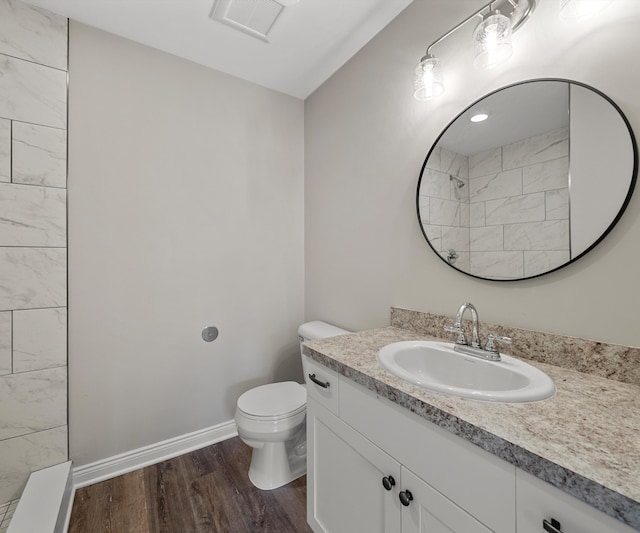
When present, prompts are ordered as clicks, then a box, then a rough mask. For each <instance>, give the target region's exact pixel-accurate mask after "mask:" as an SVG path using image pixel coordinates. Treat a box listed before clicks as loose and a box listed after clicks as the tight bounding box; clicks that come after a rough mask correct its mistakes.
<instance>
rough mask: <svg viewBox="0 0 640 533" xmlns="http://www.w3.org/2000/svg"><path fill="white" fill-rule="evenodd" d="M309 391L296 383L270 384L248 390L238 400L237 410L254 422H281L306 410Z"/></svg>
mask: <svg viewBox="0 0 640 533" xmlns="http://www.w3.org/2000/svg"><path fill="white" fill-rule="evenodd" d="M306 406H307V390H306V388H305V387H303V386H302V385H300V384H299V383H296V382H295V381H284V382H281V383H269V384H267V385H262V386H260V387H256V388H254V389H251V390H248V391H247V392H245V393H244V394H242V395H241V396H240V398H238V403H237V408H238V410H239V411H240V412H241V413H242V414H243V415H244V416H245V417H247V418H249V419H252V420H281V419H284V418H291V417H295V416H296V415H298V414H300V413H301V412H303V411H304V410H305V409H306Z"/></svg>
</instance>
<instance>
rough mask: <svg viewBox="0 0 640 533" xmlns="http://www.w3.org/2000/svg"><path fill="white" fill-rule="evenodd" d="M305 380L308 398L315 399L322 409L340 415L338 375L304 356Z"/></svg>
mask: <svg viewBox="0 0 640 533" xmlns="http://www.w3.org/2000/svg"><path fill="white" fill-rule="evenodd" d="M302 365H303V367H304V368H303V370H304V379H305V381H306V383H307V397H308V398H312V399H314V400H315V401H316V402H318V403H319V404H320V405H321V406H322V407H324V408H325V409H328V410H329V411H331V412H332V413H333V414H334V415H336V416H337V415H338V392H339V391H338V374H337V372H334V371H333V370H330V369H328V368H327V367H326V366H322V365H321V364H318V363H316V362H315V361H314V360H313V359H310V358H309V357H307V356H303V358H302Z"/></svg>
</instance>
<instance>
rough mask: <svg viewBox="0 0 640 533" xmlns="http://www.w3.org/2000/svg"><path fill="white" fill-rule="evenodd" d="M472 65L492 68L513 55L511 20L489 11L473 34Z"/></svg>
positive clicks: (497, 12) (496, 12) (498, 12)
mask: <svg viewBox="0 0 640 533" xmlns="http://www.w3.org/2000/svg"><path fill="white" fill-rule="evenodd" d="M473 54H474V58H473V64H474V66H475V67H476V68H492V67H495V66H496V65H500V64H501V63H504V62H505V61H507V60H508V59H509V58H510V57H511V54H513V46H512V45H511V20H510V19H509V17H507V16H505V15H503V14H502V13H500V11H499V10H496V11H491V12H490V13H489V14H488V15H485V16H484V17H483V19H482V22H481V23H480V24H478V27H477V28H476V29H475V31H474V32H473Z"/></svg>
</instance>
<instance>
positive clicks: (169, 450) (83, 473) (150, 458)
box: [73, 420, 238, 489]
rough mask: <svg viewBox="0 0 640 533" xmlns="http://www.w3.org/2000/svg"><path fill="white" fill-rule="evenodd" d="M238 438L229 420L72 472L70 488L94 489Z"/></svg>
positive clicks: (233, 422)
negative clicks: (108, 480)
mask: <svg viewBox="0 0 640 533" xmlns="http://www.w3.org/2000/svg"><path fill="white" fill-rule="evenodd" d="M237 434H238V431H237V429H236V423H235V421H234V420H230V421H228V422H223V423H222V424H218V425H217V426H212V427H210V428H205V429H201V430H199V431H194V432H193V433H187V434H186V435H181V436H180V437H174V438H172V439H167V440H165V441H162V442H157V443H155V444H150V445H149V446H144V447H142V448H138V449H136V450H131V451H130V452H126V453H121V454H119V455H114V456H113V457H108V458H106V459H102V460H100V461H96V462H95V463H90V464H88V465H84V466H79V467H77V468H74V469H73V485H74V488H75V489H79V488H82V487H86V486H87V485H93V484H94V483H98V482H100V481H105V480H107V479H111V478H114V477H116V476H121V475H122V474H126V473H127V472H132V471H133V470H138V469H139V468H143V467H145V466H149V465H153V464H156V463H159V462H160V461H165V460H167V459H171V458H173V457H177V456H178V455H182V454H184V453H188V452H192V451H193V450H198V449H200V448H204V447H205V446H209V445H210V444H215V443H216V442H221V441H223V440H226V439H230V438H231V437H235V436H236V435H237Z"/></svg>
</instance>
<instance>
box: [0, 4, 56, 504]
mask: <svg viewBox="0 0 640 533" xmlns="http://www.w3.org/2000/svg"><path fill="white" fill-rule="evenodd" d="M66 70H67V20H66V19H65V18H63V17H58V16H54V15H50V14H48V13H45V12H44V11H41V10H38V9H34V8H31V7H29V6H27V5H26V4H23V3H22V2H17V1H14V0H0V505H1V504H3V503H4V502H7V501H10V500H13V499H15V498H17V497H19V496H20V494H21V493H22V489H23V488H24V486H25V484H26V481H27V479H28V477H29V474H30V473H31V472H32V471H35V470H39V469H41V468H44V467H47V466H51V465H54V464H57V463H60V462H63V461H66V459H67V308H66V306H67V292H66V268H67V265H66V262H67V261H66V246H67V235H66V215H65V206H66V190H65V188H66V135H67V133H66V128H67V95H66V90H67V84H66V82H67V73H66Z"/></svg>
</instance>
